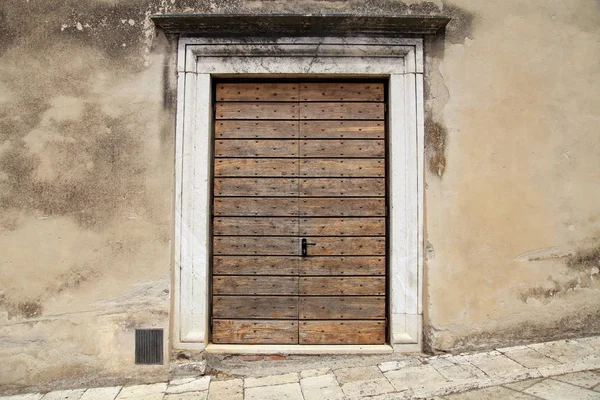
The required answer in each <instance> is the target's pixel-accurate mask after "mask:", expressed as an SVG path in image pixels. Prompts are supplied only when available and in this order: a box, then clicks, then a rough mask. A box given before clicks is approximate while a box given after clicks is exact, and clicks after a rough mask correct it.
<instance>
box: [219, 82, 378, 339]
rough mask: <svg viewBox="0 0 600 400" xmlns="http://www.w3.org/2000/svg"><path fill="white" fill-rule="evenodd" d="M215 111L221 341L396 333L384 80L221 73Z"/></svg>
mask: <svg viewBox="0 0 600 400" xmlns="http://www.w3.org/2000/svg"><path fill="white" fill-rule="evenodd" d="M214 117H215V118H214V121H215V125H214V135H215V142H214V182H213V183H214V186H213V190H214V193H213V252H212V253H213V268H212V270H213V277H212V341H213V343H244V344H382V343H385V340H386V183H385V181H386V179H385V174H386V167H385V166H386V159H385V156H386V129H385V126H386V124H385V97H384V84H383V83H374V82H363V83H359V82H334V83H331V82H291V83H290V82H285V83H275V82H271V83H269V82H262V83H217V84H216V88H215V116H214ZM303 242H304V243H305V244H306V246H303Z"/></svg>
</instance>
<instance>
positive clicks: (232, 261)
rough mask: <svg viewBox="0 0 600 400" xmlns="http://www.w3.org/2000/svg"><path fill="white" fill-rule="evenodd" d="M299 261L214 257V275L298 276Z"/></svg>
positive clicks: (286, 258) (293, 259) (267, 257)
mask: <svg viewBox="0 0 600 400" xmlns="http://www.w3.org/2000/svg"><path fill="white" fill-rule="evenodd" d="M298 260H299V258H298V257H277V256H260V257H254V256H214V257H213V274H214V275H297V274H298ZM315 268H316V267H315ZM306 269H307V270H308V269H309V268H306ZM315 275H316V274H315ZM373 275H374V274H373Z"/></svg>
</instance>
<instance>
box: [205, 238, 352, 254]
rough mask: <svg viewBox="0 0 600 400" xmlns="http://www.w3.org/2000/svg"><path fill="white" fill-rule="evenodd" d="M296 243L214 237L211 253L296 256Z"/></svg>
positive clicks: (280, 239)
mask: <svg viewBox="0 0 600 400" xmlns="http://www.w3.org/2000/svg"><path fill="white" fill-rule="evenodd" d="M347 239H352V238H347ZM298 243H299V242H298V238H293V237H276V236H273V237H256V236H255V237H249V236H215V237H214V238H213V253H214V254H215V255H273V256H287V255H298V253H299V250H298V248H299V244H298Z"/></svg>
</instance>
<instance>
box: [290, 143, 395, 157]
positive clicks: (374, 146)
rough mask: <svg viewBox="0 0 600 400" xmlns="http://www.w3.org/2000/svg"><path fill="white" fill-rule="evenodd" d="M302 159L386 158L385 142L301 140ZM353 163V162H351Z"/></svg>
mask: <svg viewBox="0 0 600 400" xmlns="http://www.w3.org/2000/svg"><path fill="white" fill-rule="evenodd" d="M300 156H301V157H323V158H326V157H345V158H350V157H379V158H382V157H384V156H385V141H383V140H362V139H357V140H336V139H330V140H320V139H311V140H301V141H300ZM349 161H351V160H349Z"/></svg>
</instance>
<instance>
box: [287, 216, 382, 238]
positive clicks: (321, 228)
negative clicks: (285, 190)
mask: <svg viewBox="0 0 600 400" xmlns="http://www.w3.org/2000/svg"><path fill="white" fill-rule="evenodd" d="M299 223H300V229H299V233H300V235H301V236H383V235H385V218H301V219H300V221H299Z"/></svg>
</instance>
